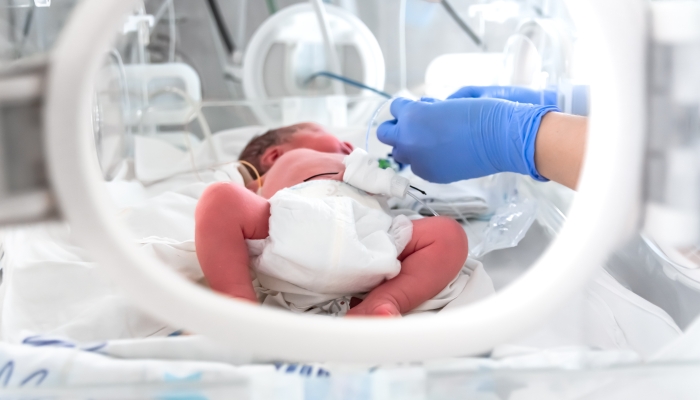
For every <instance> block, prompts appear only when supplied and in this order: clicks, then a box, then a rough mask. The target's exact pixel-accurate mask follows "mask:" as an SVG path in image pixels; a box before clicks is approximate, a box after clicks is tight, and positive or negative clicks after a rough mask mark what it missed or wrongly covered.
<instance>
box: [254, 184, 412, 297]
mask: <svg viewBox="0 0 700 400" xmlns="http://www.w3.org/2000/svg"><path fill="white" fill-rule="evenodd" d="M412 234H413V225H412V223H411V221H410V220H409V219H408V218H407V217H405V216H403V215H399V216H397V217H392V216H390V215H389V214H387V213H386V212H385V211H384V210H383V209H382V207H381V205H380V204H379V202H378V201H377V199H376V198H375V197H373V196H371V195H369V194H367V193H365V192H363V191H361V190H358V189H356V188H354V187H352V186H350V185H348V184H347V183H344V182H339V181H332V180H317V181H311V182H306V183H302V184H299V185H296V186H294V187H291V188H288V189H284V190H280V191H279V192H277V193H276V194H275V195H274V196H273V197H272V198H271V199H270V236H269V237H268V238H267V239H264V240H263V241H262V246H260V243H255V245H253V243H251V245H252V246H250V248H251V255H252V256H254V257H253V262H252V267H253V269H254V270H255V272H256V273H258V274H264V275H267V276H270V277H273V278H276V279H279V280H282V281H286V282H289V283H291V284H293V285H296V286H298V287H300V288H303V289H306V290H309V291H311V292H314V293H319V294H334V295H343V294H354V293H363V292H368V291H370V290H372V289H374V288H375V287H376V286H377V285H379V284H380V283H382V282H383V281H384V280H387V279H391V278H393V277H395V276H396V275H398V273H399V271H400V270H401V263H400V262H399V261H398V260H397V257H398V255H399V254H401V252H402V251H403V249H404V248H405V247H406V245H407V244H408V242H409V241H410V240H411V235H412ZM260 247H262V250H260ZM258 254H259V255H258Z"/></svg>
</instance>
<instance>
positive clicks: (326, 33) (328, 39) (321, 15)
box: [310, 0, 345, 95]
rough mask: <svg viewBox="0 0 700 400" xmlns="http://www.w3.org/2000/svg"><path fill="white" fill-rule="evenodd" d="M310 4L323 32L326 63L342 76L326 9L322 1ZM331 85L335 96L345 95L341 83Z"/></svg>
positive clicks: (332, 70)
mask: <svg viewBox="0 0 700 400" xmlns="http://www.w3.org/2000/svg"><path fill="white" fill-rule="evenodd" d="M310 2H311V6H312V7H313V9H314V11H315V13H316V17H317V20H318V27H319V29H320V30H321V36H323V44H324V47H325V49H326V61H327V62H328V66H329V69H330V71H331V72H332V73H334V74H336V75H342V71H341V70H340V58H338V53H337V52H336V48H335V42H334V41H333V36H332V35H331V26H330V23H329V22H328V14H327V13H326V7H325V5H324V4H323V1H321V0H310ZM331 83H332V85H333V91H334V92H335V94H338V95H344V94H345V88H344V87H343V84H342V83H341V82H338V81H332V82H331Z"/></svg>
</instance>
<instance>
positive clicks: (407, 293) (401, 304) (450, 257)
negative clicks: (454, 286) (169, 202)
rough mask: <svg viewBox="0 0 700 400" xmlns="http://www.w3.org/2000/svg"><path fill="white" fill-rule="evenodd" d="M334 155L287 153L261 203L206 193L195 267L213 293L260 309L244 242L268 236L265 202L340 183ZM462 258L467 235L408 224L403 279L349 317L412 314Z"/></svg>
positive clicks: (440, 225)
mask: <svg viewBox="0 0 700 400" xmlns="http://www.w3.org/2000/svg"><path fill="white" fill-rule="evenodd" d="M295 135H296V134H295ZM329 136H330V135H329ZM336 141H337V139H336ZM350 149H351V147H350ZM339 153H340V154H331V153H321V152H318V151H315V150H309V149H307V148H296V149H288V150H286V151H285V152H284V153H283V154H282V155H280V156H279V157H277V159H276V160H275V163H274V165H273V166H272V168H270V170H269V171H268V172H267V173H266V174H265V176H264V178H265V179H264V184H263V187H262V190H261V196H259V195H256V194H255V193H253V192H251V191H250V190H248V189H246V188H244V187H242V186H240V185H235V184H231V183H215V184H213V185H211V186H209V187H208V188H207V189H206V190H205V192H204V194H202V197H201V198H200V200H199V203H198V204H197V210H196V212H195V242H196V248H197V257H198V259H199V263H200V265H201V266H202V271H203V272H204V276H205V277H206V278H207V281H208V282H209V284H210V286H211V288H212V289H213V290H215V291H217V292H220V293H222V294H225V295H228V296H231V297H235V298H239V299H245V300H249V301H252V302H257V298H256V296H255V292H254V290H253V285H252V282H251V277H250V271H249V265H248V262H249V257H248V246H247V245H246V242H245V240H246V239H264V238H266V237H267V236H268V231H269V219H270V204H269V202H268V200H267V199H269V198H270V197H272V196H273V195H274V194H275V193H277V191H279V190H281V189H284V188H287V187H291V186H294V185H297V184H299V183H301V182H303V181H304V179H307V178H308V177H310V176H313V175H316V174H320V173H326V172H338V175H331V176H324V177H320V178H317V179H332V180H339V181H342V174H343V173H344V171H345V166H344V165H343V163H342V161H343V158H344V157H345V153H344V152H339ZM467 253H468V242H467V235H466V234H465V233H464V230H463V229H462V227H461V226H460V225H459V224H458V223H457V222H455V221H454V220H451V219H449V218H443V217H431V218H424V219H421V220H417V221H413V236H412V238H411V240H410V242H409V243H408V245H407V246H406V248H405V249H404V250H403V252H402V253H401V254H400V255H399V257H398V260H399V261H401V272H400V273H399V274H398V275H397V276H396V277H395V278H393V279H390V280H388V281H385V282H383V283H382V284H380V285H379V286H377V287H376V288H374V289H373V290H372V291H371V292H370V293H369V294H368V295H367V297H366V298H365V299H364V301H362V303H360V304H359V305H357V306H356V307H354V308H352V309H351V310H350V311H349V312H348V314H347V315H349V316H401V314H405V313H407V312H409V311H411V310H412V309H414V308H416V307H417V306H419V305H420V304H421V303H423V302H425V301H426V300H429V299H431V298H433V297H434V296H435V295H437V294H438V293H440V291H442V290H443V289H444V288H445V286H447V284H448V283H450V281H452V279H454V277H455V276H457V274H458V273H459V271H460V270H461V268H462V265H463V264H464V261H465V260H466V259H467Z"/></svg>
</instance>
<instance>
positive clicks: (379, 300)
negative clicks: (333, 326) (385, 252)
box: [348, 217, 469, 316]
mask: <svg viewBox="0 0 700 400" xmlns="http://www.w3.org/2000/svg"><path fill="white" fill-rule="evenodd" d="M468 250H469V246H468V242H467V235H466V234H465V233H464V229H462V226H461V225H459V224H458V223H457V222H456V221H454V220H451V219H449V218H445V217H430V218H424V219H420V220H417V221H413V236H412V237H411V241H410V242H409V243H408V245H407V246H406V248H405V249H404V251H403V252H402V253H401V254H400V255H399V261H401V272H400V273H399V274H398V275H397V276H396V277H395V278H393V279H391V280H388V281H386V282H384V283H382V284H381V285H379V286H377V287H376V288H374V289H373V290H372V291H371V292H369V294H368V295H367V297H366V298H365V299H364V300H363V301H362V303H360V304H359V305H358V306H356V307H354V308H352V309H351V310H350V311H348V315H356V316H360V315H376V316H391V315H394V316H400V315H401V314H405V313H407V312H409V311H411V310H413V309H414V308H416V307H418V306H419V305H421V304H422V303H423V302H425V301H427V300H430V299H431V298H433V297H434V296H435V295H437V294H438V293H440V292H441V291H442V290H443V289H444V288H445V286H447V284H448V283H450V281H452V279H454V278H455V276H457V274H458V273H459V271H460V270H461V269H462V266H463V265H464V261H466V259H467V254H468Z"/></svg>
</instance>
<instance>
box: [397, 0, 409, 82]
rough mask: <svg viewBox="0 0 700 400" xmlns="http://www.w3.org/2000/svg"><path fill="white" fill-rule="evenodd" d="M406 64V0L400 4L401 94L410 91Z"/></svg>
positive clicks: (402, 0)
mask: <svg viewBox="0 0 700 400" xmlns="http://www.w3.org/2000/svg"><path fill="white" fill-rule="evenodd" d="M407 68H408V67H407V62H406V0H401V3H400V4H399V92H402V91H407V90H408V78H407V77H406V75H407Z"/></svg>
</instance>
